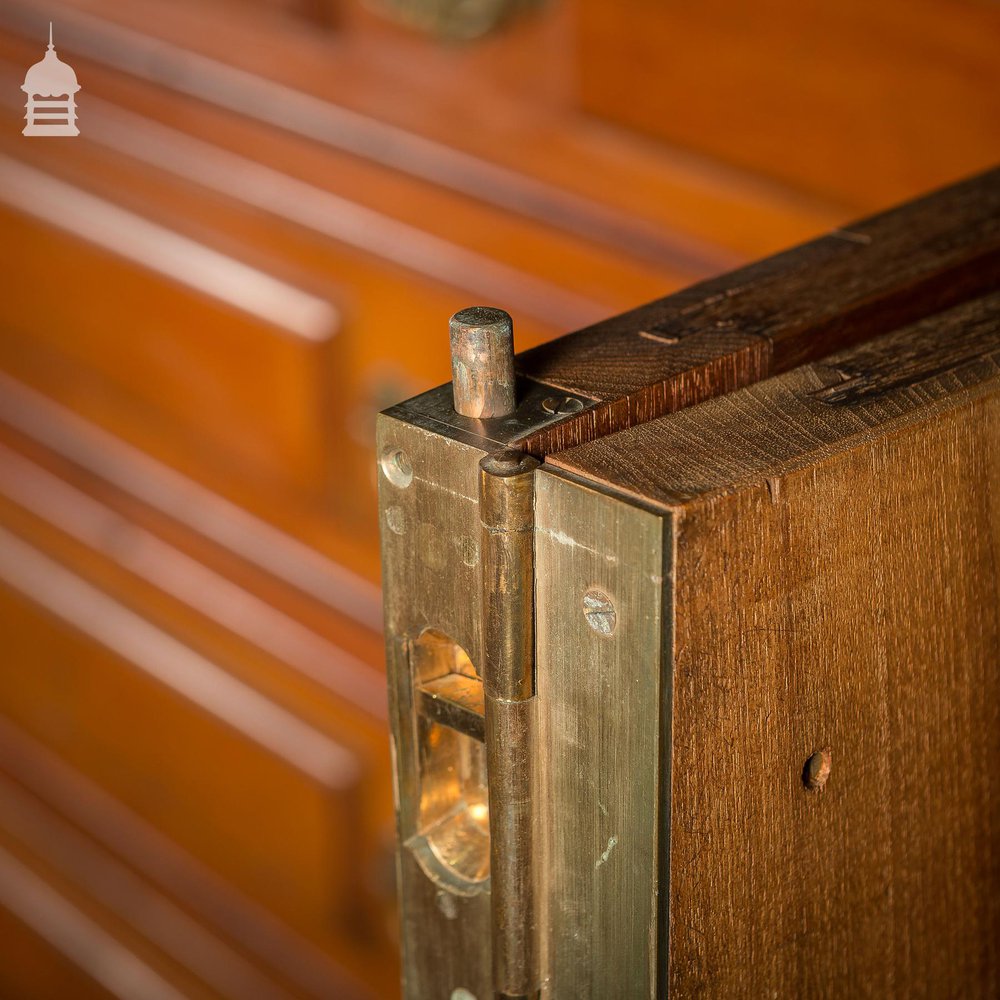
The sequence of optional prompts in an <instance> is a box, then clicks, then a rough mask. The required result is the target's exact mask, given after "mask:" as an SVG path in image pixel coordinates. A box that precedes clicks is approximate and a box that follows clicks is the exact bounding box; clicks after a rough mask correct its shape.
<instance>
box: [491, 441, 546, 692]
mask: <svg viewBox="0 0 1000 1000" xmlns="http://www.w3.org/2000/svg"><path fill="white" fill-rule="evenodd" d="M537 467H538V460H537V459H534V458H532V457H531V456H530V455H524V454H522V453H520V452H516V451H501V452H498V453H497V454H495V455H490V456H488V457H487V458H484V459H483V460H482V462H481V463H480V473H479V515H480V518H481V519H482V524H483V532H482V559H483V628H484V629H485V637H484V639H485V643H484V650H483V653H484V657H485V659H484V673H483V680H484V683H485V684H486V693H487V695H488V696H490V697H495V698H505V699H511V700H522V699H524V698H530V697H531V695H532V693H533V691H534V665H533V661H534V651H535V630H534V572H533V568H532V545H533V539H532V529H533V522H534V515H533V508H534V485H533V482H532V472H533V471H534V470H535V469H536V468H537Z"/></svg>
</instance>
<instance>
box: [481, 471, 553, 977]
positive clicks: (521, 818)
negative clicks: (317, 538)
mask: <svg viewBox="0 0 1000 1000" xmlns="http://www.w3.org/2000/svg"><path fill="white" fill-rule="evenodd" d="M537 467H538V461H537V459H534V458H532V457H531V456H530V455H524V454H522V453H521V452H517V451H501V452H498V453H496V454H493V455H490V456H488V457H487V458H484V459H483V460H482V462H481V463H480V476H479V512H480V517H481V518H482V524H483V534H482V560H483V630H484V656H485V660H484V669H483V682H484V685H485V688H486V750H487V769H488V772H489V774H490V782H489V798H490V864H491V872H492V876H491V878H492V906H493V988H494V990H495V991H496V993H497V994H498V995H499V996H524V995H533V994H534V992H535V991H536V990H537V989H538V984H539V970H538V947H537V935H538V925H537V921H536V919H535V880H536V877H537V872H536V867H535V839H536V827H535V817H536V814H537V795H536V788H537V782H536V780H535V747H534V732H535V727H534V718H535V707H536V706H535V704H534V699H533V695H534V687H535V684H534V651H535V631H534V567H533V558H532V548H533V528H534V481H533V480H534V476H533V474H534V471H535V469H536V468H537Z"/></svg>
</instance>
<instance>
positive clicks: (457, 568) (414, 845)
mask: <svg viewBox="0 0 1000 1000" xmlns="http://www.w3.org/2000/svg"><path fill="white" fill-rule="evenodd" d="M378 447H379V456H380V463H379V469H380V472H379V506H380V515H381V519H382V553H383V588H384V603H385V621H386V651H387V670H388V682H389V696H390V709H391V716H390V719H391V724H392V734H391V738H392V750H393V755H394V759H395V779H396V784H395V790H396V807H397V826H398V837H399V844H400V847H399V849H398V852H397V873H398V883H399V888H400V924H401V926H400V937H401V946H402V959H403V962H402V964H403V993H404V996H405V997H407V998H410V1000H414V998H424V997H427V998H430V997H444V998H448V997H450V996H451V994H452V992H453V991H454V990H457V989H464V990H467V991H468V992H469V993H471V994H472V995H473V996H475V997H476V998H477V1000H486V998H489V997H490V996H491V995H492V971H491V963H492V959H491V948H490V939H491V924H492V921H491V914H490V893H489V886H490V881H489V878H488V869H489V835H488V829H489V809H488V805H487V803H486V794H485V788H484V779H485V773H484V772H485V766H484V765H485V748H484V746H483V744H482V743H480V742H478V741H477V740H474V739H473V738H472V737H470V736H468V735H464V734H462V733H459V732H457V731H456V730H454V729H451V728H449V727H447V726H444V725H441V724H440V722H437V721H434V720H432V719H429V718H427V717H426V716H423V715H421V713H420V712H419V711H418V710H417V703H418V683H419V682H427V681H432V680H434V679H435V678H436V677H441V676H444V675H446V674H448V673H453V672H454V673H460V674H462V673H467V672H469V671H468V666H472V667H475V666H477V665H481V664H482V662H483V645H482V628H481V609H480V602H479V594H480V590H481V586H482V583H481V573H480V565H479V560H480V532H481V522H480V518H479V461H480V459H481V458H482V457H483V455H484V454H486V450H487V449H486V448H485V447H482V446H480V447H477V446H476V445H475V444H471V443H468V442H465V441H455V440H454V439H452V438H449V437H446V436H443V435H442V434H440V433H435V432H431V431H428V430H426V429H424V428H422V427H417V426H414V425H413V424H412V423H407V422H405V421H402V420H395V419H393V418H392V417H389V416H385V415H383V416H382V417H380V418H379V425H378ZM397 455H401V456H402V457H396V456H397ZM422 637H423V641H421V638H422ZM456 646H457V647H459V648H460V649H461V650H462V651H463V653H464V655H463V654H460V653H459V652H458V650H457V649H455V648H454V647H456ZM466 661H468V666H466ZM471 672H472V673H473V674H474V673H475V670H474V669H473V670H472V671H471ZM477 753H478V755H479V757H480V758H481V763H482V765H483V766H478V765H477V761H476V755H477Z"/></svg>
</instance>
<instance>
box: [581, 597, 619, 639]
mask: <svg viewBox="0 0 1000 1000" xmlns="http://www.w3.org/2000/svg"><path fill="white" fill-rule="evenodd" d="M583 614H584V617H586V619H587V624H588V625H589V626H590V627H591V628H592V629H593V630H594V631H595V632H599V633H600V634H601V635H611V634H612V633H613V632H614V630H615V627H616V626H617V625H618V612H617V611H615V605H614V602H613V601H612V600H611V598H610V597H608V595H607V594H605V593H602V592H601V591H600V590H596V589H591V590H588V591H587V593H585V594H584V595H583Z"/></svg>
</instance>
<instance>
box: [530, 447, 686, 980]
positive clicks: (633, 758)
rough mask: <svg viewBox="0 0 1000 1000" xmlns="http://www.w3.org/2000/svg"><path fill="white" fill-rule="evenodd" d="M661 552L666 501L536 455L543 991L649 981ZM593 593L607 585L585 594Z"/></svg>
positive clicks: (663, 652)
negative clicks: (611, 489) (623, 491)
mask: <svg viewBox="0 0 1000 1000" xmlns="http://www.w3.org/2000/svg"><path fill="white" fill-rule="evenodd" d="M671 553H672V547H671V541H670V527H669V520H668V516H667V515H660V514H656V513H652V512H650V511H648V510H646V509H643V508H640V507H637V506H633V505H632V504H631V503H628V502H626V501H624V500H622V499H619V498H617V497H614V496H610V495H608V494H606V493H602V492H600V491H598V490H597V489H596V488H595V487H594V486H592V485H588V484H584V483H581V482H577V481H573V480H570V479H567V478H562V477H560V476H559V475H558V474H557V473H554V472H551V471H548V467H545V466H543V467H542V468H541V469H540V470H539V471H538V473H536V475H535V584H536V606H535V620H536V626H535V627H536V663H535V666H536V670H535V674H536V679H537V695H536V699H535V700H536V702H537V705H538V733H537V738H536V745H537V746H538V748H539V752H540V753H541V754H544V759H543V762H542V788H541V794H540V803H541V815H540V816H539V822H540V825H541V828H542V831H543V838H542V842H541V845H540V849H541V851H542V858H541V870H542V871H543V872H544V878H543V880H542V884H543V886H544V892H543V893H542V895H541V898H540V903H541V921H542V927H543V933H542V949H543V960H542V967H543V982H544V984H545V985H544V989H543V996H544V997H550V998H552V1000H565V998H572V1000H607V998H611V997H623V998H624V997H628V998H629V1000H634V998H641V997H650V998H652V997H655V996H657V995H658V994H657V977H658V970H657V949H658V947H659V944H660V942H658V940H657V927H658V921H659V922H660V923H659V926H666V923H665V920H666V912H665V909H664V911H663V912H660V910H659V909H658V905H657V899H658V896H659V899H660V900H662V901H663V902H664V904H665V901H666V899H667V885H666V877H667V876H666V873H667V863H666V859H667V842H666V837H667V830H668V824H667V823H666V822H664V823H660V824H658V819H659V817H661V816H666V815H668V814H669V799H668V795H669V787H670V784H669V749H668V748H669V745H670V743H669V720H670V687H669V677H670V676H671V673H670V669H669V664H667V663H665V660H666V658H667V656H668V653H669V650H670V645H669V644H670V641H671V640H670V636H671V633H672V624H671V611H670V607H669V605H668V604H667V603H666V602H667V600H668V597H667V592H666V591H665V590H664V582H663V581H664V580H669V578H670V576H669V572H670V560H671V558H672V555H671ZM595 592H596V593H599V594H601V595H603V598H605V599H606V600H601V601H598V602H591V603H589V604H588V603H585V601H584V598H585V596H586V595H587V594H593V593H595ZM595 609H596V610H595ZM612 609H613V612H612ZM612 613H613V624H612ZM595 616H598V617H595ZM599 616H603V617H599ZM662 958H663V960H664V961H665V956H662Z"/></svg>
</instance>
